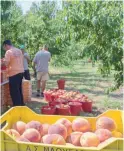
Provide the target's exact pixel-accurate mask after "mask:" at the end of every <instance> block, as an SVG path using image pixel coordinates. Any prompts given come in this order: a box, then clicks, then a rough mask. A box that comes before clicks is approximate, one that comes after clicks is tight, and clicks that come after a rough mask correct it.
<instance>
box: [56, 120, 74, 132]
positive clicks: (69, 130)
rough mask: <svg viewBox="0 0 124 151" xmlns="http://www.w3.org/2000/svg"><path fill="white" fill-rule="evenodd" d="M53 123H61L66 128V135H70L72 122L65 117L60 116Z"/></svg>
mask: <svg viewBox="0 0 124 151" xmlns="http://www.w3.org/2000/svg"><path fill="white" fill-rule="evenodd" d="M55 124H62V125H64V126H65V127H66V128H67V135H70V134H71V133H72V123H71V122H70V121H69V120H68V119H66V118H61V119H59V120H57V121H56V123H55Z"/></svg>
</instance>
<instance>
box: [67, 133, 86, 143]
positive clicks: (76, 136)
mask: <svg viewBox="0 0 124 151" xmlns="http://www.w3.org/2000/svg"><path fill="white" fill-rule="evenodd" d="M82 134H83V133H82V132H73V133H71V134H70V136H68V137H67V142H68V143H71V144H73V145H75V146H81V144H80V138H81V136H82Z"/></svg>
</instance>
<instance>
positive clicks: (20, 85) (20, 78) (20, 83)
mask: <svg viewBox="0 0 124 151" xmlns="http://www.w3.org/2000/svg"><path fill="white" fill-rule="evenodd" d="M22 79H23V74H20V77H19V81H20V82H19V91H20V98H21V105H22V106H23V105H24V99H23V92H22Z"/></svg>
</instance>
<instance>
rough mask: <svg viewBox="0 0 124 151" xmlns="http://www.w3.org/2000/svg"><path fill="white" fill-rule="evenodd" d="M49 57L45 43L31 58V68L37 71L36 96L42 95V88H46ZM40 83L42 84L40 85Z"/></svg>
mask: <svg viewBox="0 0 124 151" xmlns="http://www.w3.org/2000/svg"><path fill="white" fill-rule="evenodd" d="M50 58H51V54H50V52H49V51H48V47H47V46H46V45H44V46H43V49H42V50H40V51H38V52H37V53H36V55H35V57H34V59H33V68H34V71H35V65H36V72H37V96H40V93H41V97H44V94H43V92H44V90H45V88H46V81H47V80H48V79H49V73H48V65H49V61H50ZM41 83H42V85H41ZM40 89H41V92H40Z"/></svg>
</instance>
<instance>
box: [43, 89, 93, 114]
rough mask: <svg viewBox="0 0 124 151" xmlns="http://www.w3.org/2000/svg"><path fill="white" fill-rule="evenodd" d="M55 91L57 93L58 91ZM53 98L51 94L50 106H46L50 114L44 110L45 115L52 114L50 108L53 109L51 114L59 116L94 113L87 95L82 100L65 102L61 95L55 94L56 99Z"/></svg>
mask: <svg viewBox="0 0 124 151" xmlns="http://www.w3.org/2000/svg"><path fill="white" fill-rule="evenodd" d="M55 91H56V92H57V91H58V90H55ZM46 95H47V94H46ZM50 95H51V96H50ZM52 96H53V94H52V93H49V101H48V102H49V105H48V106H46V108H48V112H46V111H45V112H44V110H42V113H43V114H50V112H49V110H50V108H51V114H57V115H72V116H77V115H79V114H80V112H81V111H84V112H92V101H91V100H89V99H88V97H86V96H85V95H82V96H83V99H82V100H80V99H79V100H77V99H73V100H65V99H62V98H60V96H61V95H60V96H59V94H58V93H57V94H56V95H55V93H54V99H53V98H52ZM55 96H56V97H55ZM43 108H44V107H43ZM53 108H54V112H52V111H53Z"/></svg>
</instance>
